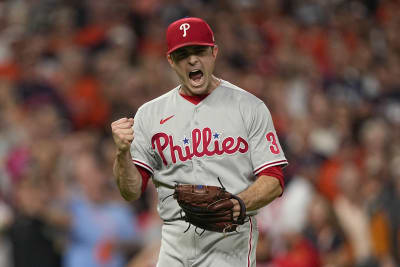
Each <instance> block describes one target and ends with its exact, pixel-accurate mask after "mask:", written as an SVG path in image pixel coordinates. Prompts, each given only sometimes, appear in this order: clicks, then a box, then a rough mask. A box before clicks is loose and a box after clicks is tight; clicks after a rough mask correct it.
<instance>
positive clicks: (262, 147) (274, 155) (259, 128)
mask: <svg viewBox="0 0 400 267" xmlns="http://www.w3.org/2000/svg"><path fill="white" fill-rule="evenodd" d="M249 116H250V117H249V118H248V120H247V121H248V122H249V125H248V131H249V146H250V153H251V161H252V163H253V168H254V169H253V172H254V174H255V175H258V174H259V173H260V172H262V171H263V170H265V169H267V168H268V167H272V166H279V165H281V166H286V165H287V164H288V162H287V160H286V158H285V155H284V153H283V150H282V147H281V145H280V143H279V140H278V136H277V134H276V131H275V127H274V124H273V121H272V117H271V113H270V112H269V110H268V108H267V106H266V105H265V104H264V103H263V102H261V103H259V104H257V105H256V106H255V107H254V108H253V109H251V112H249Z"/></svg>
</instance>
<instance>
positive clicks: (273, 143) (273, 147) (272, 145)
mask: <svg viewBox="0 0 400 267" xmlns="http://www.w3.org/2000/svg"><path fill="white" fill-rule="evenodd" d="M265 137H266V138H267V140H268V142H269V143H270V146H269V150H271V152H272V154H279V146H278V144H277V143H276V137H275V134H274V133H273V132H269V133H267V135H266V136H265Z"/></svg>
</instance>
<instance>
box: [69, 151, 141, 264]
mask: <svg viewBox="0 0 400 267" xmlns="http://www.w3.org/2000/svg"><path fill="white" fill-rule="evenodd" d="M74 165H75V166H74V169H75V171H74V172H73V175H74V177H73V178H74V180H75V182H76V188H74V192H72V195H71V197H70V199H68V203H67V211H68V214H69V216H70V224H69V229H68V232H69V234H68V243H67V248H66V252H65V255H64V260H63V262H64V265H63V266H65V267H81V266H87V267H97V266H99V267H100V266H101V267H106V266H107V267H120V266H121V267H122V266H124V264H125V263H126V261H127V257H128V256H131V255H133V253H134V252H135V250H137V249H138V248H139V246H140V236H139V232H138V228H137V222H136V218H135V217H134V215H133V214H132V213H131V211H130V210H129V209H128V207H127V206H126V205H124V204H122V203H120V202H117V201H111V200H110V194H109V193H110V192H109V190H107V183H106V179H105V176H104V175H103V173H102V171H101V166H99V164H98V162H97V161H96V158H95V155H93V154H92V153H90V152H88V153H82V154H80V155H76V158H75V160H74Z"/></svg>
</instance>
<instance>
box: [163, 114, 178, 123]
mask: <svg viewBox="0 0 400 267" xmlns="http://www.w3.org/2000/svg"><path fill="white" fill-rule="evenodd" d="M173 116H175V115H172V116H169V117H168V118H165V119H161V120H160V124H164V123H165V122H166V121H167V120H169V119H171V118H172V117H173Z"/></svg>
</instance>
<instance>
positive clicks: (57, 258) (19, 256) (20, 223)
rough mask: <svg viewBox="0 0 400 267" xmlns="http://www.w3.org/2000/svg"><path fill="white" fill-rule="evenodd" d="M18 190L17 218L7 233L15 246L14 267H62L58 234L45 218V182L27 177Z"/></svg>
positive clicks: (16, 194) (13, 248) (22, 180)
mask: <svg viewBox="0 0 400 267" xmlns="http://www.w3.org/2000/svg"><path fill="white" fill-rule="evenodd" d="M15 190H16V191H15V204H16V205H15V207H16V209H15V215H14V218H13V220H12V223H11V224H10V225H9V226H8V229H6V236H7V237H8V238H9V240H10V243H11V246H12V262H13V266H14V267H31V266H41V267H57V266H61V248H60V247H57V235H56V231H55V228H54V227H53V226H52V225H51V224H50V223H49V222H48V221H47V219H46V216H45V214H44V213H45V211H46V209H47V207H46V205H47V202H48V200H49V199H48V196H49V194H48V192H47V188H46V186H45V184H44V181H43V180H40V179H38V177H34V178H29V177H26V178H25V177H24V178H22V179H21V180H20V181H19V182H18V183H17V186H16V188H15Z"/></svg>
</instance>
